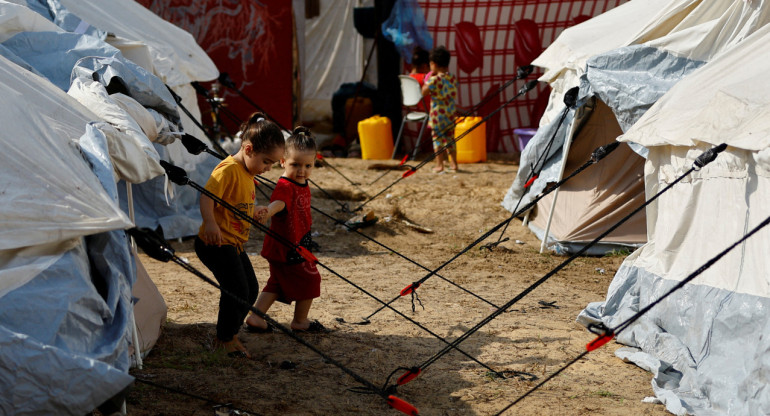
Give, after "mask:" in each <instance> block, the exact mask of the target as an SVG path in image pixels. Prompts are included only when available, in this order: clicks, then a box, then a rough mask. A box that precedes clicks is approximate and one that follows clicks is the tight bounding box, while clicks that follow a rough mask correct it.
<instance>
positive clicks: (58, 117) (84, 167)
mask: <svg viewBox="0 0 770 416" xmlns="http://www.w3.org/2000/svg"><path fill="white" fill-rule="evenodd" d="M117 3H126V7H127V8H129V9H130V8H131V7H132V6H131V5H130V4H133V5H134V6H135V3H133V2H111V3H110V4H109V5H106V6H105V7H104V10H102V13H103V14H104V13H107V14H109V13H117V14H118V15H119V16H120V9H119V8H118V9H115V8H114V7H115V6H116V4H117ZM129 3H130V4H129ZM73 4H74V3H73ZM99 4H101V3H99ZM99 4H92V5H90V7H91V8H90V9H89V11H90V12H91V13H92V14H91V15H89V17H90V18H93V17H94V16H96V15H98V13H97V14H93V13H94V10H100V9H99ZM124 11H125V12H126V14H125V16H128V15H130V13H128V9H126V10H124ZM145 12H146V10H145ZM147 13H149V12H147ZM112 19H113V20H115V18H112ZM124 22H127V20H124ZM149 22H150V23H148V24H152V25H153V28H152V29H147V30H146V31H145V32H144V33H143V34H142V35H143V36H144V37H147V38H152V36H153V34H157V33H160V32H159V31H162V30H163V25H161V24H159V23H158V22H154V21H151V20H150V21H149ZM54 23H56V24H54ZM57 24H58V25H60V26H57ZM166 25H168V26H171V25H170V24H166ZM137 26H138V27H139V28H141V25H137ZM73 27H74V29H73ZM65 29H66V30H65ZM67 30H74V31H73V32H69V31H67ZM137 30H138V29H137ZM175 30H177V31H179V29H175ZM188 38H189V34H188ZM105 39H108V40H110V42H111V43H110V42H105V41H104V40H105ZM159 39H163V36H156V37H155V38H154V40H155V42H159ZM180 39H181V38H180ZM172 43H173V42H172ZM113 44H116V45H118V46H119V47H120V48H123V49H125V50H129V51H130V54H131V56H133V57H139V58H141V57H150V58H148V59H139V58H137V60H138V61H140V62H142V63H143V64H144V67H143V66H141V65H137V63H135V62H133V61H131V60H128V59H126V58H125V57H124V56H123V54H122V52H121V50H119V49H117V48H116V47H114V46H112V45H113ZM158 45H161V46H162V44H160V43H158ZM158 45H155V46H148V44H145V43H142V42H140V41H134V40H129V39H125V38H118V37H117V36H114V35H113V34H111V35H107V31H103V30H101V29H97V28H94V27H92V26H90V25H87V24H84V23H83V22H82V20H81V19H80V18H79V17H78V16H76V15H74V14H73V13H71V12H70V11H69V10H67V9H66V8H64V7H63V6H62V5H61V4H60V3H59V2H57V1H45V2H40V1H29V2H24V1H15V2H7V1H0V56H1V57H0V89H2V90H3V94H1V95H0V101H2V102H4V103H5V104H6V105H4V106H3V108H6V109H7V111H5V112H4V113H3V114H2V115H1V116H0V118H2V123H3V125H4V126H5V128H4V129H3V131H2V132H0V142H2V143H3V145H4V148H5V150H4V152H3V155H2V156H0V159H2V160H0V176H2V177H3V181H0V183H2V184H3V185H2V186H0V188H2V189H1V190H0V191H1V192H2V193H3V195H4V197H3V198H2V200H1V201H0V348H2V349H3V357H2V359H0V374H1V375H2V376H0V390H2V391H3V392H4V394H3V395H2V397H0V413H2V414H74V415H82V414H85V413H87V412H89V411H91V410H93V409H94V408H95V407H96V406H98V405H100V404H101V403H102V402H104V401H105V400H106V399H109V398H112V397H114V396H115V395H116V394H118V393H120V392H121V391H122V390H124V389H125V387H126V386H128V385H129V384H130V382H131V380H132V378H131V377H130V376H129V375H128V368H129V366H130V365H131V359H132V358H133V356H129V353H130V352H131V351H132V350H133V348H134V347H137V346H138V347H139V348H138V350H139V351H140V352H143V353H146V352H147V351H148V349H149V348H151V347H152V345H153V344H154V341H155V339H157V337H158V335H159V328H160V325H161V323H162V322H163V321H164V320H165V304H164V302H163V299H162V297H161V296H160V294H159V293H158V291H157V288H155V286H154V284H153V283H152V281H151V280H150V279H149V276H148V275H147V273H146V271H145V270H144V268H143V267H142V265H141V263H140V262H139V261H138V259H136V258H135V255H134V253H133V252H132V250H131V248H130V245H129V241H128V238H127V236H126V234H125V232H124V231H123V229H124V228H128V227H131V226H133V223H132V221H131V220H130V219H129V218H128V217H127V216H126V214H125V212H126V211H129V210H128V209H127V207H126V197H125V189H126V186H125V185H126V184H127V183H130V184H138V183H143V182H146V181H148V180H153V178H157V177H158V176H162V173H163V169H162V168H161V167H160V165H159V160H160V159H161V158H163V159H167V160H168V159H170V158H169V157H168V153H167V152H166V148H167V146H166V145H168V144H170V143H173V142H174V141H175V140H176V137H178V135H179V134H180V125H183V124H184V119H181V120H180V116H179V113H178V112H177V106H176V103H175V101H174V99H173V98H172V96H171V95H170V93H169V92H168V90H167V88H166V85H164V81H168V80H182V81H180V82H185V84H184V85H187V87H189V85H188V84H189V83H188V82H187V81H186V80H187V78H186V76H187V75H191V76H196V75H195V74H196V71H202V70H204V69H205V68H206V67H205V65H201V66H200V67H199V68H198V69H197V70H192V71H190V72H185V73H184V74H181V75H180V74H179V73H178V69H177V68H179V67H181V66H182V65H178V62H176V61H175V62H173V63H169V64H168V65H166V66H164V65H160V64H158V62H157V60H156V59H155V58H153V57H152V56H153V55H152V50H153V48H155V49H157V50H160V51H161V52H160V53H159V54H158V56H163V57H165V58H166V59H167V60H168V58H169V56H170V55H168V54H167V52H168V51H167V50H164V49H163V48H161V47H160V46H158ZM172 46H173V47H176V44H174V45H172ZM142 51H143V52H142ZM176 52H177V53H178V54H180V55H182V56H184V57H185V59H187V60H191V61H194V60H195V59H193V58H194V56H196V54H197V55H200V56H202V57H204V58H205V59H204V61H205V60H207V59H208V58H207V57H206V55H205V53H203V52H202V51H201V50H200V48H198V49H197V50H195V48H194V47H192V46H189V47H188V48H187V49H185V48H184V47H180V48H179V49H178V50H176ZM208 62H209V63H210V60H208ZM161 63H162V59H161ZM204 63H205V62H204ZM186 65H195V63H187V64H186ZM149 71H154V72H157V73H162V74H163V76H164V81H162V80H161V79H159V78H158V77H156V76H155V75H153V74H152V73H151V72H149ZM184 85H181V86H177V87H180V88H185V87H184ZM64 91H67V93H65V92H64ZM193 104H195V101H194V100H193ZM191 107H194V108H196V109H197V105H194V106H191ZM158 150H159V151H160V152H161V153H163V156H159V154H158V153H159V151H158ZM185 153H186V151H185ZM207 161H208V159H207ZM198 166H200V165H198ZM210 166H211V167H213V164H212V165H210ZM194 167H197V166H194ZM193 173H195V172H193ZM207 174H208V172H206V175H207ZM118 181H120V182H118ZM159 182H160V183H164V182H165V181H163V180H162V179H161V180H160V181H159ZM116 184H117V185H116ZM121 191H123V195H120V193H121ZM153 191H155V192H156V193H155V194H153V195H152V197H153V201H152V203H153V204H160V203H162V204H165V203H166V201H165V200H164V194H165V190H164V189H163V187H160V189H153ZM178 196H179V195H178V194H177V199H176V200H175V199H173V197H174V195H169V196H168V198H172V199H171V201H172V205H174V204H173V203H174V202H177V201H179V198H178ZM196 196H197V194H196ZM121 204H122V205H123V209H121V208H120V205H121ZM189 205H190V206H194V207H195V208H194V210H195V212H196V213H197V212H198V211H197V199H196V200H195V201H194V202H192V203H190V204H189ZM153 207H154V205H153ZM175 209H176V208H175ZM150 220H152V221H156V223H155V224H157V220H158V218H157V217H152V218H150ZM192 221H193V222H195V224H194V226H192V227H188V228H189V229H192V228H195V229H197V225H198V224H199V222H200V221H195V220H194V219H193V220H192ZM132 289H133V291H132ZM52 294H54V295H55V296H52ZM134 320H135V321H136V325H134V322H133V321H134ZM135 332H138V339H132V334H133V333H135ZM6 393H7V394H6Z"/></svg>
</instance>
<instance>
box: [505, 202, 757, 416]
mask: <svg viewBox="0 0 770 416" xmlns="http://www.w3.org/2000/svg"><path fill="white" fill-rule="evenodd" d="M768 224H770V217H767V218H766V219H765V220H764V221H762V222H761V223H759V225H757V226H756V227H754V228H753V229H752V230H751V231H749V232H748V233H747V234H746V235H744V236H743V237H741V238H740V239H739V240H738V241H736V242H735V243H733V244H731V245H730V246H729V247H727V248H726V249H724V250H722V251H721V252H720V253H719V254H717V255H716V256H714V257H712V258H711V259H710V260H708V261H707V262H706V263H704V264H703V265H702V266H700V267H699V268H698V269H697V270H695V271H694V272H692V273H690V274H689V275H688V276H687V277H686V278H684V279H683V280H682V281H681V282H679V283H677V284H676V285H675V286H674V287H672V288H671V289H669V290H668V291H667V292H666V293H664V294H663V295H661V297H659V298H658V299H656V300H654V301H653V302H652V303H650V304H649V305H647V306H645V307H644V308H643V309H641V310H639V312H637V313H635V314H634V315H633V316H631V317H630V318H628V319H626V320H625V321H623V323H621V324H620V325H618V326H616V327H615V328H607V327H605V326H604V324H599V325H593V328H591V327H589V329H590V330H591V332H594V333H597V331H599V333H598V334H599V337H598V338H597V339H595V340H594V341H591V342H590V343H588V345H587V346H586V350H585V351H583V352H582V353H580V355H578V356H577V357H575V358H574V359H572V360H571V361H569V362H568V363H567V364H565V365H564V366H563V367H561V368H560V369H559V370H557V371H556V372H554V373H553V374H551V375H549V376H548V377H547V378H545V379H544V380H543V381H542V382H541V383H539V384H538V385H536V386H535V387H533V388H531V389H530V390H528V391H527V392H526V393H524V394H522V395H521V396H519V398H517V399H516V400H515V401H514V402H512V403H510V404H509V405H508V406H506V407H505V408H503V409H502V410H500V411H499V412H498V413H496V415H501V414H503V412H505V411H506V410H508V409H510V408H511V407H513V406H515V405H516V404H517V403H519V402H520V401H522V400H523V399H524V398H525V397H527V396H529V395H530V394H532V393H533V392H534V391H535V390H537V389H539V388H540V387H542V386H543V384H545V383H546V382H548V381H549V380H551V379H552V378H554V377H556V376H557V375H559V374H560V373H561V372H562V371H564V370H566V369H567V368H568V367H570V366H571V365H572V364H574V363H576V362H577V361H579V360H580V359H581V358H583V357H585V356H586V354H588V353H589V352H591V351H593V350H595V349H597V348H599V347H601V346H602V345H604V344H606V343H607V342H609V341H610V340H611V339H613V338H614V337H616V336H617V335H619V334H620V333H621V332H623V331H625V330H626V329H628V327H629V326H630V325H631V324H632V323H634V322H636V321H637V320H638V319H639V318H641V317H642V316H644V315H645V314H646V313H647V312H649V311H650V310H651V309H652V308H653V307H655V305H657V304H659V303H660V302H662V301H663V300H664V299H666V298H667V297H669V296H670V295H671V294H673V293H674V292H676V291H678V290H680V289H682V288H683V287H684V286H685V285H686V284H687V283H689V282H691V281H692V280H693V279H695V278H696V277H698V276H699V275H700V274H701V273H703V272H705V271H706V270H707V269H709V268H710V267H711V266H713V265H714V263H716V262H717V261H719V260H720V259H722V257H724V256H725V255H727V254H728V253H729V252H730V251H732V250H733V249H735V247H737V246H739V245H740V244H743V243H744V242H745V241H746V240H747V239H748V238H749V237H751V236H753V235H754V234H756V233H757V232H758V231H759V230H761V229H762V228H764V227H766V226H767V225H768Z"/></svg>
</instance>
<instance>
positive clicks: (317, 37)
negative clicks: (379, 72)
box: [302, 0, 373, 120]
mask: <svg viewBox="0 0 770 416" xmlns="http://www.w3.org/2000/svg"><path fill="white" fill-rule="evenodd" d="M321 3H322V4H321V7H320V10H321V15H320V16H317V17H315V18H313V19H309V20H307V21H306V22H305V42H304V43H305V50H304V56H305V61H304V63H303V64H302V69H303V73H302V76H303V80H302V94H303V95H302V115H303V117H304V119H305V120H321V119H323V118H324V117H330V116H331V115H332V108H331V97H332V95H333V94H334V92H335V91H337V89H338V88H339V87H340V85H342V84H344V83H346V82H351V81H352V80H359V79H360V78H361V74H362V73H363V68H361V66H360V65H359V64H358V63H359V62H361V61H363V59H364V53H363V44H364V41H363V38H362V37H361V36H360V35H359V34H358V32H356V29H355V27H354V26H353V8H354V7H355V6H356V5H357V3H358V2H357V1H354V0H345V1H331V0H323V1H322V2H321ZM370 65H373V64H370Z"/></svg>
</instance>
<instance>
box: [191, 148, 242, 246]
mask: <svg viewBox="0 0 770 416" xmlns="http://www.w3.org/2000/svg"><path fill="white" fill-rule="evenodd" d="M255 186H256V185H255V183H254V177H253V176H252V175H251V174H250V173H249V172H248V171H247V170H246V168H245V167H243V166H242V165H241V164H240V163H238V162H237V161H236V160H235V159H233V157H232V156H228V157H227V158H226V159H225V160H223V161H222V162H220V163H219V164H218V165H217V167H216V168H214V171H213V172H211V176H210V177H209V180H208V182H206V190H208V191H209V192H211V193H212V194H214V195H216V196H217V197H219V198H221V199H222V200H223V201H225V202H227V203H228V204H230V205H232V206H234V207H236V208H237V209H238V210H239V211H241V212H243V213H245V214H246V215H248V216H249V217H250V218H253V217H254V200H255V198H256V193H255V188H254V187H255ZM214 219H215V220H216V223H217V225H218V226H219V229H220V231H221V232H222V242H223V244H229V245H233V246H236V247H238V248H240V249H243V245H244V244H245V243H246V241H247V240H248V239H249V229H250V228H251V224H250V223H248V222H247V221H245V220H243V219H241V218H240V217H238V216H236V215H235V213H233V212H232V211H230V210H229V209H226V208H224V207H223V206H222V205H220V204H219V203H217V202H216V200H215V201H214ZM202 234H203V225H202V224H201V227H200V229H199V230H198V236H201V235H202Z"/></svg>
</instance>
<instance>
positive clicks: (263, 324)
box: [246, 314, 273, 334]
mask: <svg viewBox="0 0 770 416" xmlns="http://www.w3.org/2000/svg"><path fill="white" fill-rule="evenodd" d="M246 331H247V332H251V333H257V334H261V333H265V332H273V327H272V325H270V324H268V323H267V321H265V320H264V319H262V318H260V317H258V316H256V315H254V314H249V316H247V317H246Z"/></svg>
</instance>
